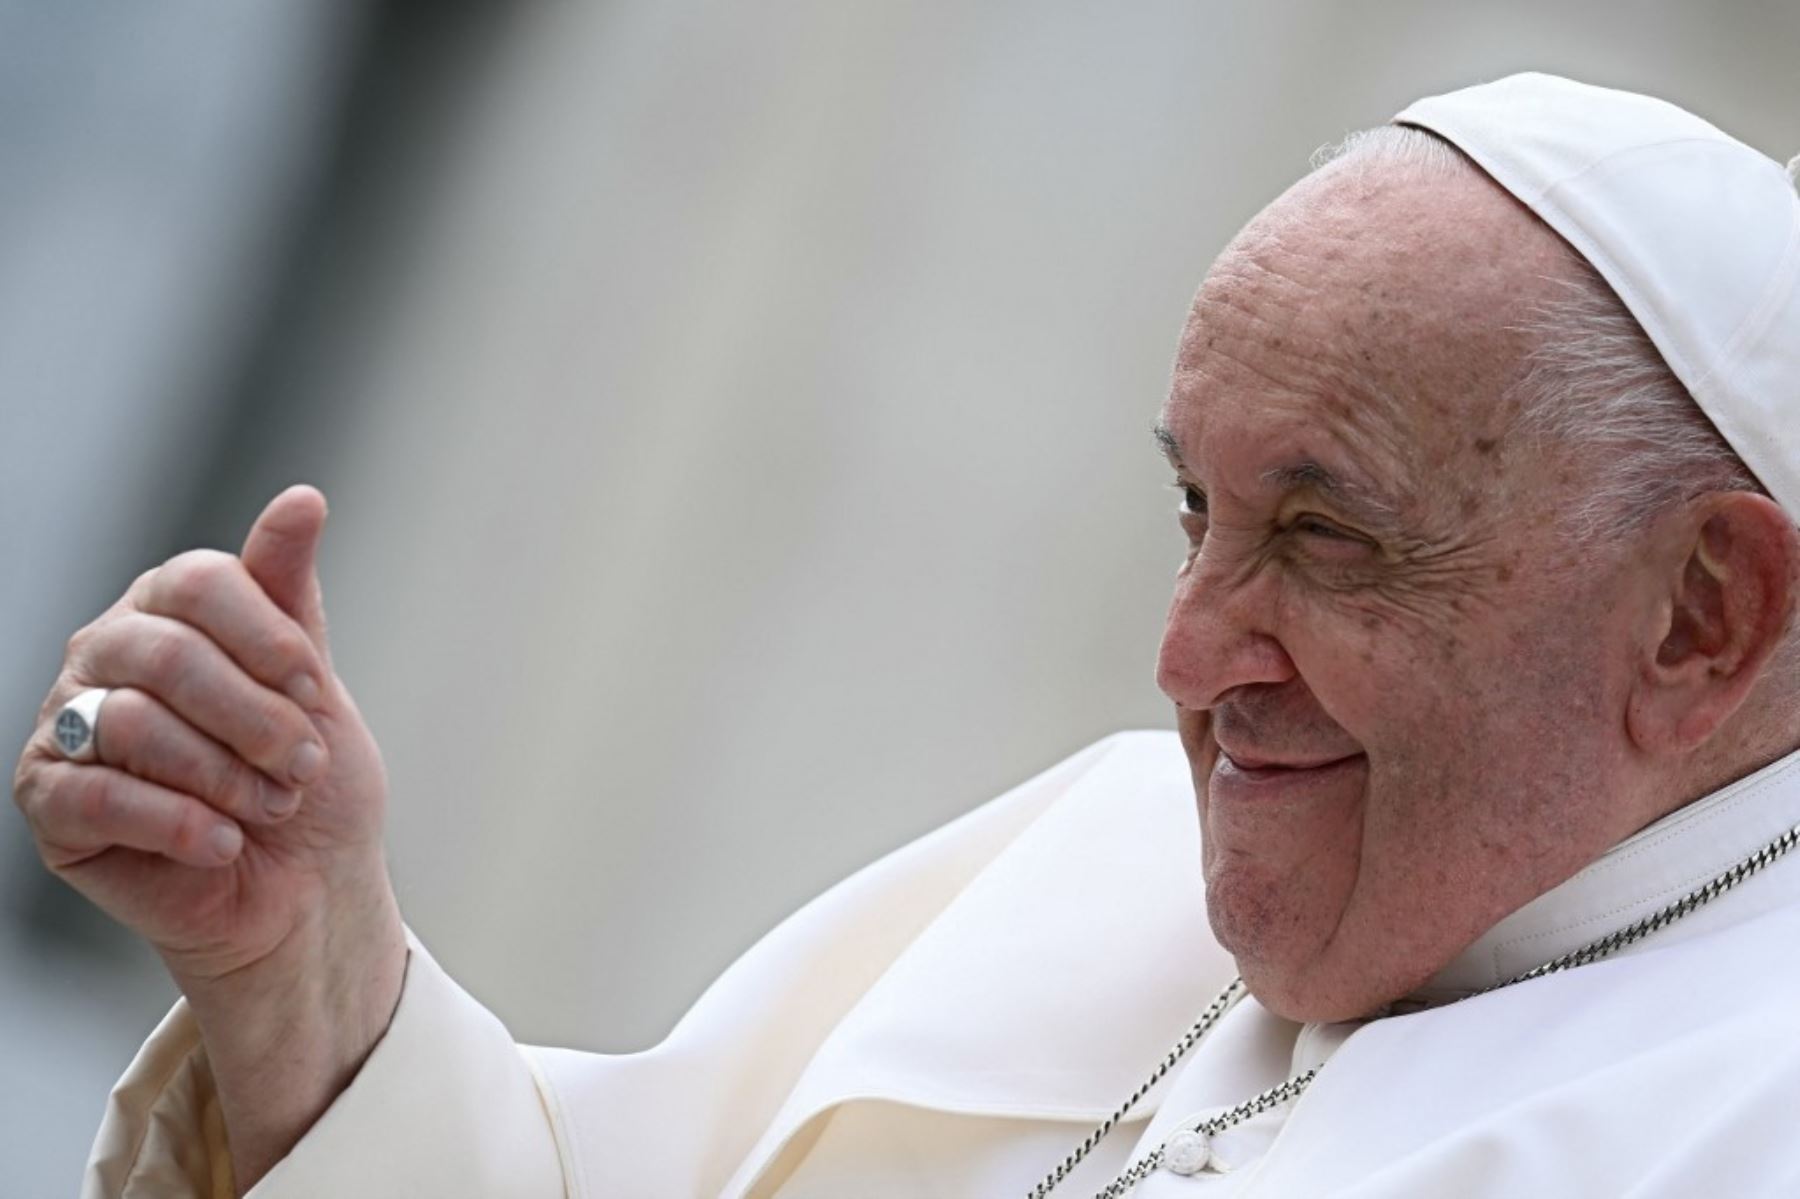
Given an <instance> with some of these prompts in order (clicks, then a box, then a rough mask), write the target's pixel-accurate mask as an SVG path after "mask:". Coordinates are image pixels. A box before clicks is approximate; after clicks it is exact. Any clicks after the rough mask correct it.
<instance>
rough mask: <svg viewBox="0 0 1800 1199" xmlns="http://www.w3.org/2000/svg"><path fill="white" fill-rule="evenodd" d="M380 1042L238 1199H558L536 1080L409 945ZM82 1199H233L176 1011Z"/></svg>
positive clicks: (205, 1077) (217, 1129)
mask: <svg viewBox="0 0 1800 1199" xmlns="http://www.w3.org/2000/svg"><path fill="white" fill-rule="evenodd" d="M409 941H410V945H411V953H410V956H409V958H408V962H407V969H406V981H405V984H404V987H403V989H402V991H401V996H400V1003H399V1005H398V1006H397V1007H396V1008H395V1010H394V1018H393V1021H392V1023H391V1024H389V1026H388V1030H387V1033H386V1034H385V1035H384V1036H383V1037H382V1039H381V1041H380V1042H379V1043H377V1045H376V1046H375V1049H374V1051H373V1052H372V1053H370V1055H369V1059H368V1061H366V1062H364V1063H363V1067H362V1069H361V1070H360V1071H359V1072H358V1073H357V1076H356V1078H355V1079H353V1080H352V1081H351V1083H350V1085H349V1086H348V1087H347V1088H346V1089H345V1090H344V1092H343V1093H342V1094H341V1095H339V1096H338V1097H337V1099H336V1100H335V1101H334V1102H333V1103H332V1105H331V1106H330V1107H329V1108H327V1109H326V1111H325V1114H324V1115H323V1116H321V1117H319V1120H318V1122H317V1123H315V1124H314V1125H313V1127H312V1128H311V1129H310V1130H309V1131H308V1132H307V1133H306V1135H305V1136H304V1137H303V1138H301V1141H300V1143H299V1144H298V1145H296V1146H295V1147H294V1149H293V1151H292V1152H290V1153H289V1154H288V1156H287V1157H285V1158H283V1159H282V1160H281V1161H280V1162H279V1163H277V1164H276V1166H275V1168H274V1169H273V1170H271V1171H270V1172H269V1173H268V1174H267V1175H266V1176H265V1177H264V1178H263V1179H262V1180H261V1181H260V1182H258V1183H257V1184H256V1186H255V1187H254V1188H252V1189H251V1191H250V1197H251V1199H318V1197H320V1196H325V1195H330V1196H333V1197H334V1199H359V1197H362V1196H368V1197H369V1199H376V1197H381V1199H388V1197H391V1196H395V1195H431V1196H434V1197H439V1199H459V1197H462V1196H467V1197H468V1199H562V1197H563V1196H564V1195H565V1194H566V1190H565V1186H564V1179H563V1168H562V1164H561V1160H560V1156H559V1152H558V1148H557V1144H556V1139H555V1136H554V1133H553V1130H552V1128H551V1123H550V1118H549V1116H548V1114H547V1113H546V1111H545V1107H544V1101H543V1097H542V1094H541V1093H540V1091H539V1089H538V1085H537V1078H536V1074H535V1071H534V1069H533V1067H532V1065H531V1063H530V1062H529V1061H527V1059H526V1058H525V1057H524V1056H523V1055H522V1054H521V1053H520V1051H519V1048H518V1047H517V1046H516V1045H514V1044H513V1039H512V1036H511V1035H510V1034H509V1033H508V1032H507V1031H506V1028H505V1026H504V1025H502V1024H501V1023H500V1021H499V1020H497V1019H496V1018H495V1017H494V1016H493V1014H492V1013H490V1012H489V1011H488V1010H487V1009H486V1008H484V1007H482V1006H481V1005H480V1004H479V1003H477V1002H476V1001H475V1000H474V999H472V998H470V997H469V995H468V994H467V993H466V992H464V991H463V990H462V988H461V987H459V986H457V985H456V983H455V982H453V981H451V979H450V977H449V976H448V975H446V974H445V973H444V972H443V970H442V969H441V968H440V967H439V966H438V964H437V963H436V962H435V961H433V960H432V958H431V955H430V954H428V953H427V952H425V949H424V947H423V946H421V945H420V944H419V943H418V942H417V941H416V940H411V939H410V934H409ZM81 1194H82V1199H232V1196H233V1195H234V1194H235V1192H234V1190H233V1186H232V1177H231V1162H230V1157H229V1154H228V1153H227V1151H226V1146H225V1135H224V1125H223V1122H222V1120H221V1118H220V1114H219V1107H218V1100H217V1097H216V1095H215V1093H214V1090H213V1085H212V1075H211V1072H210V1070H209V1069H208V1066H207V1062H206V1055H205V1052H204V1051H203V1049H202V1048H201V1045H200V1034H199V1030H198V1028H197V1027H196V1026H195V1023H194V1020H193V1016H192V1015H191V1014H190V1013H189V1011H188V1009H187V1005H186V1004H185V1003H177V1004H176V1005H175V1008H174V1010H172V1011H171V1012H170V1013H169V1015H168V1017H167V1018H166V1019H164V1020H163V1022H162V1024H161V1025H160V1026H158V1028H157V1029H156V1031H155V1033H153V1034H152V1035H151V1037H150V1040H149V1041H148V1042H147V1043H146V1044H145V1045H144V1047H143V1049H142V1050H140V1051H139V1053H138V1056H137V1058H136V1060H134V1061H133V1062H132V1064H131V1067H130V1069H129V1070H127V1071H126V1073H125V1076H124V1077H123V1078H122V1079H121V1080H120V1081H119V1084H118V1085H117V1086H116V1087H115V1088H114V1089H113V1093H112V1098H111V1100H110V1102H109V1103H108V1105H107V1111H106V1116H105V1118H104V1120H103V1121H102V1123H101V1126H100V1132H99V1135H98V1137H97V1138H96V1139H95V1142H94V1150H93V1154H92V1157H91V1158H90V1160H89V1162H88V1171H87V1177H86V1179H85V1181H84V1184H83V1187H82V1192H81Z"/></svg>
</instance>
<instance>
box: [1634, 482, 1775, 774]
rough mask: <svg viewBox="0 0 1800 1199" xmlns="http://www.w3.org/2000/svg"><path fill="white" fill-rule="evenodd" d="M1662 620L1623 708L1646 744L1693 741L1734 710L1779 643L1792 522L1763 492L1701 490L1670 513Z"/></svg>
mask: <svg viewBox="0 0 1800 1199" xmlns="http://www.w3.org/2000/svg"><path fill="white" fill-rule="evenodd" d="M1674 536H1675V537H1676V539H1677V543H1676V547H1675V549H1676V552H1675V553H1674V554H1671V555H1669V556H1668V557H1667V558H1664V559H1663V560H1664V561H1670V562H1674V563H1678V564H1679V568H1678V569H1676V570H1671V571H1669V572H1668V577H1667V578H1666V579H1664V580H1663V581H1662V582H1661V583H1660V584H1659V589H1660V590H1661V596H1660V603H1659V605H1658V611H1660V612H1662V613H1664V615H1665V617H1666V620H1665V622H1664V625H1663V627H1662V628H1661V629H1660V630H1659V631H1660V633H1661V640H1660V641H1659V642H1658V643H1657V644H1656V645H1655V647H1654V653H1651V654H1648V655H1647V658H1646V660H1645V661H1644V662H1643V663H1642V664H1641V669H1640V670H1639V673H1638V677H1637V679H1636V681H1635V683H1634V685H1633V689H1632V695H1631V702H1630V705H1629V707H1628V708H1627V710H1626V724H1627V727H1628V730H1629V732H1630V734H1631V738H1632V740H1633V741H1634V742H1636V743H1637V744H1638V746H1639V747H1640V748H1642V749H1644V750H1645V751H1647V752H1650V753H1686V752H1689V751H1692V750H1694V749H1696V748H1698V747H1699V746H1700V745H1702V744H1703V743H1705V742H1706V741H1707V740H1708V739H1709V738H1711V737H1712V735H1713V734H1714V733H1716V732H1717V731H1718V730H1719V729H1720V727H1721V726H1723V725H1724V724H1725V722H1726V721H1727V720H1728V719H1730V717H1731V715H1732V714H1733V713H1734V712H1736V711H1737V709H1738V707H1739V706H1740V705H1741V704H1742V703H1743V702H1744V698H1745V697H1746V696H1747V695H1749V694H1750V690H1751V688H1752V687H1753V686H1754V685H1755V684H1756V682H1757V679H1758V678H1759V677H1760V676H1761V675H1762V673H1763V668H1764V667H1765V666H1766V665H1767V664H1768V661H1769V657H1770V655H1771V654H1772V653H1774V651H1775V649H1776V647H1777V646H1779V645H1780V644H1781V640H1782V636H1783V634H1784V633H1785V632H1786V630H1787V625H1788V618H1789V616H1790V614H1791V613H1792V611H1793V609H1794V604H1795V599H1796V594H1797V593H1800V531H1797V530H1796V529H1795V527H1794V522H1793V520H1792V519H1791V518H1790V517H1789V516H1788V515H1787V513H1785V512H1783V511H1782V510H1781V508H1780V507H1779V506H1778V505H1776V504H1775V503H1774V502H1773V501H1772V500H1770V499H1768V498H1767V497H1766V496H1760V495H1757V494H1755V493H1754V492H1749V491H1730V492H1719V493H1715V494H1712V495H1708V496H1705V497H1703V498H1702V499H1701V500H1700V501H1699V502H1697V503H1696V504H1695V505H1693V506H1692V507H1690V508H1689V509H1687V510H1686V511H1685V512H1683V513H1682V514H1681V515H1680V516H1679V517H1678V518H1677V524H1676V529H1675V533H1674Z"/></svg>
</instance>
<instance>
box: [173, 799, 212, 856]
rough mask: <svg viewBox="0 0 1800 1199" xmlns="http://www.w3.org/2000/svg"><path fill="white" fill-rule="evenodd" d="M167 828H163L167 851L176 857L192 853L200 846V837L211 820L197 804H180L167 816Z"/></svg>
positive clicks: (204, 833)
mask: <svg viewBox="0 0 1800 1199" xmlns="http://www.w3.org/2000/svg"><path fill="white" fill-rule="evenodd" d="M167 820H168V828H167V829H166V830H165V836H166V838H167V840H166V841H165V845H166V848H167V852H169V853H171V854H173V855H174V856H177V857H184V856H188V855H191V854H193V853H194V852H195V851H197V850H198V849H199V848H200V846H201V839H202V838H203V837H205V836H206V833H207V830H208V829H209V828H210V827H211V824H212V822H211V820H209V819H208V818H207V817H206V815H205V814H204V813H203V811H202V810H201V808H200V806H199V805H198V804H191V803H190V804H182V805H180V806H179V807H177V808H175V809H173V810H172V811H171V812H170V813H169V815H168V817H167Z"/></svg>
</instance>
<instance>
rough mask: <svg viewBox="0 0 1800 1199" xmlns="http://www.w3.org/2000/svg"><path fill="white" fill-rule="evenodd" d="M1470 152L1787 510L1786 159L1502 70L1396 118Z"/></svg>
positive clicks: (1794, 506)
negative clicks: (1577, 265)
mask: <svg viewBox="0 0 1800 1199" xmlns="http://www.w3.org/2000/svg"><path fill="white" fill-rule="evenodd" d="M1394 123H1395V124H1403V125H1414V126H1418V127H1419V128H1422V129H1427V130H1430V131H1431V132H1432V133H1435V134H1437V135H1438V136H1440V137H1442V138H1444V139H1446V140H1447V141H1449V142H1451V143H1452V144H1454V145H1455V146H1456V147H1457V148H1459V149H1460V150H1462V151H1463V153H1465V154H1467V155H1468V156H1469V157H1470V158H1472V159H1474V160H1475V162H1476V163H1478V164H1479V165H1480V166H1481V168H1482V169H1483V170H1484V171H1486V172H1487V173H1488V174H1489V175H1490V176H1492V177H1493V179H1494V180H1495V182H1497V183H1499V184H1500V186H1502V187H1504V188H1505V189H1506V190H1507V191H1509V192H1511V193H1512V194H1513V195H1514V196H1516V197H1517V198H1518V199H1519V200H1520V202H1522V203H1523V204H1525V205H1526V206H1527V207H1528V208H1530V209H1531V210H1532V211H1533V212H1535V213H1537V215H1538V216H1539V217H1541V218H1542V219H1543V221H1544V223H1545V224H1547V225H1549V226H1550V227H1551V228H1552V229H1554V230H1556V232H1557V233H1559V234H1561V235H1562V237H1563V238H1564V239H1565V240H1566V241H1568V242H1569V244H1570V245H1572V246H1574V247H1575V249H1576V250H1577V251H1578V252H1579V253H1580V254H1581V255H1582V256H1583V257H1584V258H1586V259H1587V260H1588V262H1590V263H1592V264H1593V266H1594V269H1595V270H1597V271H1599V272H1600V275H1601V276H1602V277H1603V278H1604V279H1605V280H1606V281H1607V283H1608V284H1610V285H1611V286H1612V289H1613V291H1615V292H1617V293H1618V296H1619V298H1620V299H1621V300H1622V301H1624V303H1625V307H1626V308H1628V309H1630V311H1631V314H1632V315H1633V316H1634V317H1636V318H1637V320H1638V323H1639V324H1641V325H1642V326H1643V327H1644V332H1645V333H1647V334H1649V336H1650V340H1651V341H1652V342H1654V343H1655V344H1656V348H1657V349H1658V350H1660V351H1661V352H1662V356H1663V359H1664V360H1665V361H1666V362H1667V363H1668V364H1669V368H1670V369H1671V370H1673V371H1674V372H1675V377H1676V378H1678V379H1680V380H1681V382H1682V383H1683V384H1684V385H1685V386H1686V387H1687V390H1688V392H1689V394H1691V395H1692V396H1693V397H1694V400H1695V402H1696V403H1698V404H1699V405H1700V408H1701V410H1702V411H1703V412H1705V413H1706V415H1707V418H1708V419H1710V420H1711V421H1712V423H1713V425H1714V426H1715V427H1716V428H1717V429H1718V430H1719V432H1720V433H1721V434H1722V435H1723V436H1724V438H1725V440H1726V441H1727V442H1729V443H1730V444H1731V447H1732V449H1734V450H1736V451H1737V453H1738V456H1739V457H1740V458H1742V459H1743V460H1744V463H1745V465H1746V466H1748V467H1749V468H1750V470H1751V471H1752V472H1754V473H1755V475H1756V477H1757V478H1758V479H1759V480H1761V482H1762V484H1763V486H1764V487H1766V488H1767V489H1768V491H1769V494H1770V495H1771V496H1772V497H1774V499H1775V502H1776V503H1778V504H1780V505H1781V506H1782V508H1783V509H1785V510H1786V511H1787V513H1788V515H1789V516H1791V517H1794V518H1796V519H1797V520H1800V191H1796V184H1795V172H1796V171H1800V158H1796V159H1795V160H1794V161H1793V162H1791V163H1789V164H1788V166H1787V168H1785V169H1784V168H1783V167H1782V165H1781V164H1780V163H1778V162H1776V161H1775V160H1774V159H1772V158H1769V157H1768V156H1766V155H1764V154H1762V153H1760V152H1758V151H1756V150H1753V149H1751V148H1750V147H1749V146H1746V145H1745V144H1744V143H1742V142H1740V141H1738V140H1737V139H1735V138H1733V137H1730V136H1728V135H1727V134H1725V133H1723V132H1722V131H1720V130H1719V129H1718V128H1716V127H1715V126H1713V125H1710V124H1708V123H1707V122H1706V121H1703V120H1701V119H1700V118H1699V117H1697V116H1695V115H1694V114H1692V113H1690V112H1687V111H1685V110H1683V109H1681V108H1677V107H1676V106H1675V105H1673V104H1670V103H1668V102H1667V101H1665V100H1658V99H1655V98H1653V97H1650V96H1641V95H1637V94H1635V93H1632V92H1624V91H1616V90H1614V89H1612V88H1604V87H1595V86H1592V85H1590V84H1585V83H1576V82H1575V81H1573V80H1570V79H1560V78H1557V77H1556V76H1554V75H1540V74H1523V75H1512V76H1509V77H1507V78H1505V79H1500V80H1497V81H1495V82H1493V83H1484V84H1480V85H1478V86H1476V87H1470V88H1465V89H1463V90H1461V91H1456V92H1450V93H1448V94H1446V95H1442V96H1433V97H1430V98H1428V99H1424V100H1420V101H1417V102H1416V103H1414V104H1412V105H1410V106H1409V107H1407V108H1406V109H1405V110H1404V111H1402V112H1401V113H1400V114H1399V115H1398V116H1396V117H1395V118H1394Z"/></svg>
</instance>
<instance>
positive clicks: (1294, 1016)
mask: <svg viewBox="0 0 1800 1199" xmlns="http://www.w3.org/2000/svg"><path fill="white" fill-rule="evenodd" d="M1237 965H1238V974H1239V976H1240V977H1242V978H1243V980H1244V986H1245V987H1246V988H1247V989H1248V990H1249V992H1250V994H1252V995H1254V996H1255V997H1256V1001H1257V1002H1258V1003H1260V1004H1262V1005H1263V1006H1264V1007H1265V1008H1268V1009H1269V1010H1270V1011H1271V1012H1273V1013H1275V1014H1276V1015H1277V1016H1280V1017H1281V1018H1282V1019H1284V1020H1292V1021H1294V1022H1295V1023H1296V1024H1336V1023H1338V1022H1340V1021H1344V1020H1360V1019H1363V1018H1364V1017H1367V1016H1372V1015H1374V1014H1375V1013H1376V1012H1378V1011H1380V1010H1381V1009H1382V1008H1384V1007H1386V1006H1387V1005H1388V1004H1390V1003H1392V1002H1394V1000H1396V999H1399V998H1401V997H1402V996H1404V995H1407V994H1410V993H1411V992H1412V991H1413V990H1415V989H1417V987H1418V986H1419V985H1420V984H1422V983H1423V982H1425V980H1426V978H1429V977H1430V975H1429V974H1426V975H1425V976H1423V977H1420V978H1411V977H1410V976H1408V977H1406V978H1401V977H1398V976H1394V977H1388V976H1377V975H1369V974H1366V973H1359V974H1358V975H1356V976H1354V977H1341V976H1338V975H1336V974H1335V973H1334V972H1333V971H1330V970H1329V969H1326V968H1323V967H1321V966H1319V965H1317V964H1312V963H1309V964H1307V965H1304V966H1288V965H1285V964H1276V963H1272V962H1267V961H1258V960H1257V959H1255V958H1253V957H1246V956H1242V955H1240V956H1238V957H1237Z"/></svg>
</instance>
